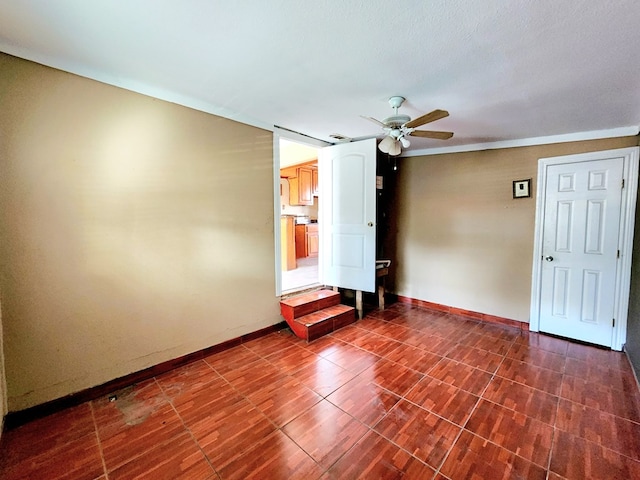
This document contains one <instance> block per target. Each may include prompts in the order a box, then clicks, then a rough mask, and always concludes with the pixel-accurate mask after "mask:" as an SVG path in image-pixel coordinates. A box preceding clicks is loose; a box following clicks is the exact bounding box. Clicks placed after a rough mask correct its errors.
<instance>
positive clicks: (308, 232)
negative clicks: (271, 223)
mask: <svg viewBox="0 0 640 480" xmlns="http://www.w3.org/2000/svg"><path fill="white" fill-rule="evenodd" d="M319 245H320V238H319V237H318V224H317V223H310V224H307V225H296V258H304V257H317V256H318V248H319Z"/></svg>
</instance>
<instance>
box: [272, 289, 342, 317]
mask: <svg viewBox="0 0 640 480" xmlns="http://www.w3.org/2000/svg"><path fill="white" fill-rule="evenodd" d="M339 303H340V292H334V291H333V290H316V291H315V292H308V293H303V294H302V295H296V296H295V297H290V298H287V299H285V300H282V301H281V302H280V313H281V314H282V316H283V317H284V319H285V320H286V321H287V322H289V321H293V320H294V319H296V318H300V317H302V316H304V315H307V314H309V313H313V312H317V311H318V310H322V309H323V308H326V307H331V306H333V305H338V304H339Z"/></svg>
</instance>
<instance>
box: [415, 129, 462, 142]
mask: <svg viewBox="0 0 640 480" xmlns="http://www.w3.org/2000/svg"><path fill="white" fill-rule="evenodd" d="M409 135H411V136H413V137H422V138H435V139H438V140H449V139H450V138H451V137H453V132H434V131H431V130H414V131H413V132H411V133H410V134H409Z"/></svg>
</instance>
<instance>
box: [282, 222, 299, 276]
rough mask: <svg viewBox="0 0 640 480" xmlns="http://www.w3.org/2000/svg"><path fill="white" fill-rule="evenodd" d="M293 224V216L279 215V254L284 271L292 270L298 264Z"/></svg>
mask: <svg viewBox="0 0 640 480" xmlns="http://www.w3.org/2000/svg"><path fill="white" fill-rule="evenodd" d="M294 226H295V225H294V219H293V217H280V256H281V261H282V270H284V271H288V270H293V269H295V268H296V267H297V266H298V264H297V263H296V246H295V245H296V244H295V230H294Z"/></svg>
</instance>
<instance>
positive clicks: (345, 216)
mask: <svg viewBox="0 0 640 480" xmlns="http://www.w3.org/2000/svg"><path fill="white" fill-rule="evenodd" d="M318 172H319V176H320V180H319V183H320V186H321V188H322V195H320V197H319V210H318V218H319V220H318V223H319V226H320V253H319V263H318V267H319V277H320V283H324V284H325V285H331V286H334V287H340V288H348V289H352V290H361V291H364V292H373V291H374V290H375V283H376V272H375V268H376V224H375V221H376V140H375V139H374V138H372V139H369V140H362V141H360V142H353V143H344V144H339V145H334V146H331V147H325V148H323V149H321V150H320V156H319V158H318Z"/></svg>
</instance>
